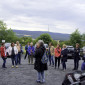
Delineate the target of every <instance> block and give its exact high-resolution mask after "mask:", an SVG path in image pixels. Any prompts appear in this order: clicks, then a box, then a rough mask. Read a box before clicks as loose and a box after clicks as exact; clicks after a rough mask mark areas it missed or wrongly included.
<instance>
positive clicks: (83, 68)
mask: <svg viewBox="0 0 85 85" xmlns="http://www.w3.org/2000/svg"><path fill="white" fill-rule="evenodd" d="M83 54H84V56H83V60H84V61H83V63H82V65H81V70H82V71H85V52H83Z"/></svg>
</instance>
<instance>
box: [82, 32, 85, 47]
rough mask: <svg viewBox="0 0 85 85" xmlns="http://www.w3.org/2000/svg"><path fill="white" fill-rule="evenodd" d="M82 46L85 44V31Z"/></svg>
mask: <svg viewBox="0 0 85 85" xmlns="http://www.w3.org/2000/svg"><path fill="white" fill-rule="evenodd" d="M82 46H85V33H84V34H82Z"/></svg>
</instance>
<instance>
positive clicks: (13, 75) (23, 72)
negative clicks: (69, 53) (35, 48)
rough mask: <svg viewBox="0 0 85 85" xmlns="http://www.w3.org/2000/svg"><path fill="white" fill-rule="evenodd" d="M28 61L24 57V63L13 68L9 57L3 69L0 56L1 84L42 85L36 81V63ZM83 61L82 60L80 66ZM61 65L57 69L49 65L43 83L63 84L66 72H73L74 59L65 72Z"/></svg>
mask: <svg viewBox="0 0 85 85" xmlns="http://www.w3.org/2000/svg"><path fill="white" fill-rule="evenodd" d="M27 63H28V60H24V59H23V57H22V65H19V68H11V59H7V69H2V68H1V65H2V59H1V58H0V85H40V84H37V83H36V74H37V72H36V71H35V70H34V65H28V64H27ZM81 63H82V61H80V66H81ZM61 67H62V66H61ZM61 67H60V69H56V70H55V69H54V67H48V68H49V69H48V71H46V72H45V75H46V83H45V84H43V85H62V81H63V79H64V77H65V74H66V73H69V72H72V69H73V60H68V62H67V70H66V71H65V72H64V71H62V70H61ZM79 69H80V68H79Z"/></svg>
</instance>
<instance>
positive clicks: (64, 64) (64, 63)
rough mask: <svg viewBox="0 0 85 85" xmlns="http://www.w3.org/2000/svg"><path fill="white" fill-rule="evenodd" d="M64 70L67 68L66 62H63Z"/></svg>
mask: <svg viewBox="0 0 85 85" xmlns="http://www.w3.org/2000/svg"><path fill="white" fill-rule="evenodd" d="M62 66H63V70H64V69H66V62H64V61H63V62H62Z"/></svg>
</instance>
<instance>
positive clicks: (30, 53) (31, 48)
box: [27, 46, 34, 55]
mask: <svg viewBox="0 0 85 85" xmlns="http://www.w3.org/2000/svg"><path fill="white" fill-rule="evenodd" d="M31 50H32V52H31ZM27 51H28V54H29V55H32V54H33V55H34V46H32V47H31V46H29V47H28V50H27Z"/></svg>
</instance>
